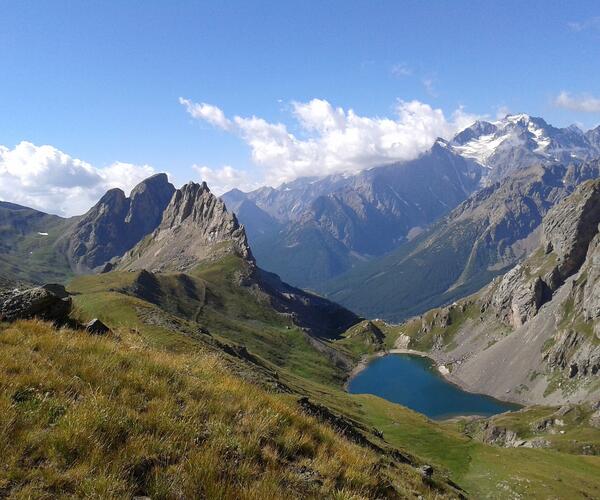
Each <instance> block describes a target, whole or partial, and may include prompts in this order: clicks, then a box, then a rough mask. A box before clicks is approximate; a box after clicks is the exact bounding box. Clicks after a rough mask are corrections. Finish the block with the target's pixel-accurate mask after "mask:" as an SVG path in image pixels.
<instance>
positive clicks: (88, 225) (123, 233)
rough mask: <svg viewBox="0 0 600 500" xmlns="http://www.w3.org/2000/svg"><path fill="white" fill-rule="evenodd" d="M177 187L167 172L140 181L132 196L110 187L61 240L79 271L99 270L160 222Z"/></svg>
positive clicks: (73, 265)
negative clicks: (169, 178)
mask: <svg viewBox="0 0 600 500" xmlns="http://www.w3.org/2000/svg"><path fill="white" fill-rule="evenodd" d="M174 192H175V188H174V187H173V185H172V184H170V183H169V180H168V178H167V175H166V174H157V175H155V176H153V177H150V178H149V179H146V180H144V181H143V182H141V183H140V184H138V185H137V186H136V187H135V188H134V189H133V191H132V192H131V195H130V197H129V198H127V197H126V196H125V193H124V192H123V191H122V190H120V189H111V190H110V191H108V192H107V193H106V194H105V195H104V196H103V197H102V198H101V199H100V201H99V202H98V203H97V204H96V205H95V206H94V207H92V208H91V209H90V210H89V211H88V212H87V213H86V214H85V215H83V216H82V217H81V218H80V219H79V220H78V221H77V222H76V223H75V224H74V225H73V227H72V228H71V229H70V230H69V231H68V232H67V234H66V235H65V236H64V237H63V238H61V240H59V242H58V243H57V245H58V246H59V247H60V248H61V249H62V251H63V252H64V253H65V254H66V256H67V258H68V260H69V263H70V265H71V268H72V269H73V271H74V272H76V273H87V272H91V271H94V270H99V269H101V268H102V267H103V266H105V265H106V263H107V262H109V261H110V260H111V259H114V258H116V257H120V256H121V255H123V254H124V253H125V252H126V251H127V250H130V249H131V248H132V247H133V246H134V245H136V244H137V243H138V242H139V241H140V240H141V239H142V238H144V237H145V236H146V235H147V234H149V233H151V232H152V231H154V229H156V227H157V226H158V225H159V223H160V221H161V219H162V215H163V212H164V210H165V208H166V207H167V205H168V203H169V201H170V200H171V198H172V196H173V193H174Z"/></svg>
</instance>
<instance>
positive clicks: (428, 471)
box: [419, 465, 433, 478]
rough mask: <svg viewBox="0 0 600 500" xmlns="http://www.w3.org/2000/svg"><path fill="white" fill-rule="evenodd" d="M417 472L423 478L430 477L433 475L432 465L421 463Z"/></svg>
mask: <svg viewBox="0 0 600 500" xmlns="http://www.w3.org/2000/svg"><path fill="white" fill-rule="evenodd" d="M419 472H420V473H421V475H422V476H423V477H425V478H430V477H431V476H433V467H432V466H431V465H423V466H421V467H419Z"/></svg>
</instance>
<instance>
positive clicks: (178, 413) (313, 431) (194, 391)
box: [0, 321, 439, 499]
mask: <svg viewBox="0 0 600 500" xmlns="http://www.w3.org/2000/svg"><path fill="white" fill-rule="evenodd" d="M118 333H119V335H118V338H117V337H112V338H97V337H91V336H89V335H87V334H85V333H82V332H75V331H72V330H66V329H64V330H55V329H54V328H52V327H51V326H50V325H48V324H46V323H42V322H38V321H23V322H18V323H15V324H13V325H0V457H2V461H1V463H0V496H12V497H16V498H56V497H63V496H75V497H94V498H127V497H132V496H135V495H147V496H150V497H152V498H153V499H155V498H210V499H213V498H236V499H238V498H239V499H244V498H247V499H266V498H284V497H286V498H298V497H302V498H339V499H354V498H381V497H391V498H394V497H405V496H412V497H414V496H415V495H417V494H421V495H424V496H426V497H429V496H435V495H436V493H435V492H434V491H432V490H430V489H428V487H427V486H426V485H425V484H424V483H423V481H422V479H421V478H420V476H419V474H418V473H417V472H416V471H415V470H414V469H413V468H411V467H409V466H405V465H398V464H394V463H391V462H390V461H389V460H388V459H387V458H385V457H381V456H378V455H377V454H376V453H375V452H373V451H371V450H369V449H365V448H363V447H360V446H358V445H356V444H353V443H350V442H349V441H347V440H345V439H344V438H342V437H341V436H339V435H338V434H336V433H335V432H334V431H333V430H332V429H331V428H329V427H328V426H326V425H323V424H321V423H319V422H318V421H317V420H315V419H313V418H312V417H308V416H306V415H304V414H302V413H301V412H300V411H299V410H298V408H297V405H296V404H295V401H294V400H293V398H291V397H290V396H285V395H280V394H271V393H267V392H265V391H264V390H263V389H261V388H259V387H257V386H254V385H251V384H249V383H248V382H245V381H243V380H242V379H240V378H237V377H236V376H234V375H233V374H231V373H230V372H228V370H227V368H226V365H225V364H224V363H223V362H222V361H221V360H220V358H219V356H218V355H217V354H214V353H210V352H202V351H198V352H194V353H189V354H186V353H183V354H182V353H173V352H167V351H164V350H160V349H156V348H151V347H149V346H147V345H145V344H144V342H143V341H142V340H141V338H140V337H137V336H136V335H135V334H133V333H129V332H127V331H122V332H118ZM438 494H439V493H438Z"/></svg>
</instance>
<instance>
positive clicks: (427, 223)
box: [223, 114, 600, 321]
mask: <svg viewBox="0 0 600 500" xmlns="http://www.w3.org/2000/svg"><path fill="white" fill-rule="evenodd" d="M599 134H600V127H599V128H596V129H593V130H590V131H587V132H583V131H581V130H580V129H579V128H578V127H575V126H571V127H567V128H564V129H560V128H555V127H552V126H551V125H548V124H547V123H546V122H545V121H544V120H543V119H541V118H534V117H530V116H528V115H526V114H519V115H508V116H506V117H505V118H503V119H501V120H498V121H495V122H486V121H478V122H476V123H474V124H473V125H472V126H470V127H468V128H466V129H465V130H463V131H461V132H460V133H458V134H457V135H456V136H455V137H454V138H453V139H451V140H450V141H444V140H442V139H438V140H437V141H436V142H435V143H434V145H433V146H432V148H431V149H430V150H428V151H427V152H425V153H424V154H422V155H421V156H420V157H419V158H417V159H416V160H413V161H410V162H403V163H400V164H393V165H386V166H382V167H376V168H373V169H370V170H368V171H365V172H361V173H359V174H357V175H349V176H341V175H337V176H329V177H325V178H323V179H299V180H297V181H295V182H294V183H291V184H289V185H287V184H286V185H282V186H281V187H279V188H277V189H273V188H261V189H259V190H256V191H253V192H250V193H241V192H239V191H232V192H229V193H226V194H225V195H223V199H224V200H225V201H226V202H227V203H228V204H229V205H230V206H231V207H232V210H234V211H235V212H236V213H237V214H238V216H239V218H240V221H241V222H242V223H244V224H245V225H246V226H247V227H248V228H249V230H248V238H249V241H250V243H251V244H252V245H253V248H254V251H255V255H256V258H257V261H258V262H259V264H260V265H262V266H263V267H265V268H266V269H269V270H274V271H276V272H277V273H278V274H280V275H281V276H282V277H283V278H284V279H285V280H287V281H289V282H290V283H293V284H296V285H297V286H301V287H309V288H312V289H315V290H317V291H318V292H320V293H323V294H325V295H327V296H329V297H331V298H333V299H334V300H337V301H339V302H341V303H343V304H345V305H347V306H348V307H351V308H353V309H354V310H356V311H359V312H360V313H361V314H364V315H367V316H378V317H382V318H384V319H388V320H391V321H398V320H400V319H403V318H406V317H408V316H410V315H412V314H415V313H419V312H423V311H425V310H427V309H428V308H430V307H434V306H437V305H441V304H443V303H446V302H448V301H451V300H454V298H456V297H460V296H464V295H465V294H469V293H472V292H474V291H476V290H477V289H478V288H479V287H481V286H483V285H484V284H485V283H487V282H488V281H489V280H490V279H492V278H493V277H494V276H496V275H498V274H499V273H501V272H503V271H504V270H505V269H507V268H509V267H510V266H511V265H514V263H515V262H517V261H518V260H519V259H520V258H522V257H523V256H524V255H526V251H527V249H529V248H531V245H532V244H535V243H534V241H531V240H532V239H533V240H534V239H535V229H536V228H537V227H538V226H539V223H540V221H541V218H542V217H543V215H544V213H545V212H546V211H547V210H548V209H549V208H550V207H551V206H552V205H553V204H554V203H556V202H557V201H558V200H560V199H561V198H562V197H564V196H565V195H566V194H568V193H569V192H571V191H572V190H573V188H574V187H575V186H576V185H577V184H578V183H579V182H581V181H582V180H585V179H589V178H593V177H595V176H596V175H597V168H598V164H597V162H595V161H594V158H597V157H598V155H600V149H599V148H600V143H599V142H598V137H599V136H600V135H599ZM419 176H422V177H419ZM505 200H506V203H505ZM510 200H512V201H510ZM420 269H427V271H426V273H425V274H420V273H422V271H421V270H420ZM411 273H412V274H411ZM418 277H422V278H426V279H427V280H430V281H428V285H427V286H426V288H427V290H423V291H420V290H419V286H420V285H419V284H418V283H424V281H423V280H417V278H418ZM365 282H368V283H370V284H371V286H370V290H371V291H370V293H369V294H364V293H362V290H363V284H364V283H365Z"/></svg>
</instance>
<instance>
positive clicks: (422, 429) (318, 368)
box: [70, 259, 600, 498]
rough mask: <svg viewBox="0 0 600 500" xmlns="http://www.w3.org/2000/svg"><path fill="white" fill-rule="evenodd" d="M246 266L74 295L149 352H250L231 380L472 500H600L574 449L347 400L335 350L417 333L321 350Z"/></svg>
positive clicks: (393, 332)
mask: <svg viewBox="0 0 600 500" xmlns="http://www.w3.org/2000/svg"><path fill="white" fill-rule="evenodd" d="M240 265H242V264H241V262H240V261H238V260H235V259H225V260H222V261H219V262H213V263H211V264H206V265H204V266H203V267H200V268H198V269H196V270H195V271H194V272H193V273H192V274H190V275H181V274H176V273H172V274H164V275H155V277H156V280H157V283H155V284H154V285H155V286H154V287H153V288H152V287H144V286H141V285H140V279H139V277H140V273H127V272H124V273H109V274H104V275H98V276H84V277H78V278H76V279H75V280H74V281H73V282H72V283H71V285H70V290H71V291H72V292H74V293H76V294H77V295H75V297H74V301H75V304H76V308H77V314H78V315H79V316H80V318H81V319H89V318H91V317H93V316H98V317H100V318H101V319H102V320H103V321H105V322H106V323H108V324H109V325H111V326H112V327H116V328H117V329H119V331H121V330H124V331H133V332H135V335H136V337H135V338H136V339H138V340H139V341H141V342H142V341H143V343H144V345H146V346H147V348H148V349H151V350H154V351H157V352H162V351H164V350H166V351H168V355H169V356H171V355H173V356H180V355H181V356H183V357H184V358H185V357H186V356H188V353H189V352H190V351H196V350H199V349H200V350H206V351H209V352H212V353H215V352H220V353H224V352H225V351H224V349H223V348H224V346H226V345H244V346H246V347H247V350H248V353H247V355H248V356H246V355H244V356H242V357H239V356H237V357H236V356H230V355H229V354H227V355H223V356H220V357H222V363H223V364H224V365H225V367H226V370H227V371H228V372H229V373H230V374H231V375H232V376H234V377H236V378H239V379H241V380H243V381H244V383H246V384H251V385H252V386H253V387H254V386H255V385H258V386H259V387H260V388H267V389H268V390H272V389H273V388H275V389H277V390H284V391H291V394H295V396H290V395H272V396H273V397H276V398H282V399H283V400H285V401H288V400H289V401H292V402H293V401H294V400H295V399H296V398H297V397H298V396H300V395H307V396H309V398H310V399H311V401H314V402H316V403H318V404H321V405H325V406H326V407H328V408H330V409H331V410H332V411H333V412H334V413H337V414H341V415H344V416H345V418H347V419H349V420H350V421H351V422H353V423H354V424H355V425H356V427H357V428H358V429H360V432H361V433H362V434H363V435H364V436H365V437H366V438H367V439H368V440H369V441H371V442H372V443H374V444H376V446H378V447H381V448H382V449H386V450H390V452H392V450H394V449H397V450H400V451H401V453H402V454H403V455H404V456H407V457H409V460H410V461H411V462H413V463H414V464H415V465H418V464H422V463H428V464H431V465H433V466H434V468H435V474H434V478H436V481H438V482H439V484H443V483H444V482H446V480H447V478H448V479H450V480H452V481H454V482H455V483H458V484H459V485H460V487H462V488H463V489H464V490H466V492H467V493H468V495H469V496H473V497H475V498H481V497H492V498H507V497H514V496H516V495H522V496H524V497H536V496H537V497H547V496H548V495H550V496H555V497H563V498H564V497H568V498H585V497H588V498H589V497H597V496H599V495H600V457H597V456H590V457H583V456H577V450H576V449H574V448H570V449H569V448H568V447H563V448H558V449H559V450H561V451H557V450H554V449H543V450H542V449H513V448H508V449H507V448H499V447H496V446H490V445H488V444H485V443H483V442H481V440H480V439H479V437H478V436H477V435H470V434H469V432H467V430H466V428H465V426H464V425H463V424H460V425H459V424H456V423H437V422H432V421H430V420H428V419H427V418H425V417H424V416H422V415H419V414H417V413H415V412H412V411H410V410H408V409H406V408H403V407H401V406H399V405H396V404H392V403H389V402H387V401H384V400H381V399H379V398H377V397H374V396H367V395H350V394H348V393H346V392H345V391H344V390H343V387H342V386H343V381H344V378H345V376H346V375H347V368H345V367H344V366H340V365H339V364H336V358H335V357H332V355H331V352H330V350H335V351H337V352H340V353H342V355H345V356H347V357H348V358H351V359H354V360H357V359H358V358H359V357H360V355H361V354H362V353H363V352H366V351H369V352H374V351H375V350H377V349H379V348H389V347H391V345H392V344H393V342H394V340H395V339H396V338H397V337H398V335H399V334H401V333H408V334H411V333H412V332H410V331H405V328H404V327H391V326H388V325H386V324H385V323H383V322H380V321H373V322H372V324H369V322H362V323H360V324H358V325H356V326H355V327H353V328H351V329H350V330H349V331H348V332H347V333H346V334H345V335H344V336H343V337H342V338H341V339H340V340H337V341H335V342H329V343H319V344H318V345H317V346H315V344H314V342H313V341H311V340H310V339H309V337H307V335H306V333H305V332H303V331H302V330H301V329H299V328H297V327H296V326H294V324H293V323H292V321H291V319H290V318H289V317H287V316H284V315H281V314H278V313H275V312H274V311H273V310H272V308H271V307H270V306H269V305H268V303H266V302H265V301H264V297H263V296H262V295H261V294H260V293H258V292H257V291H256V290H253V289H252V288H246V287H240V286H239V280H238V278H239V274H240V272H241V271H242V270H243V269H242V268H241V267H240ZM142 281H143V280H142ZM150 291H153V293H149V292H150ZM142 297H143V298H142ZM457 314H458V312H457ZM461 314H462V315H464V318H462V316H461V317H458V316H457V317H455V318H453V319H454V320H455V321H456V323H457V324H460V323H462V321H463V319H465V318H467V319H468V318H469V317H470V315H471V312H470V310H469V309H468V308H467V309H465V310H464V311H461ZM379 332H382V333H383V340H382V339H381V336H380V335H379ZM429 338H430V335H427V336H426V337H424V338H423V339H422V341H423V342H428V339H429ZM380 343H382V345H381V346H380V345H379V344H380ZM328 349H329V350H328ZM141 352H142V354H143V353H144V352H145V351H141ZM180 359H183V358H180ZM185 359H190V358H185ZM187 363H188V364H187V366H190V364H189V363H190V362H189V361H187ZM219 387H220V386H219ZM253 390H259V389H256V388H255V389H253ZM261 390H262V389H261ZM292 406H293V404H292ZM549 411H554V410H549ZM249 425H250V424H249ZM374 428H375V429H377V430H378V432H381V433H382V435H383V439H381V438H380V437H377V434H378V433H375V432H373V429H374ZM371 491H373V490H371ZM332 495H333V493H332ZM362 495H363V496H366V497H370V496H371V495H372V493H370V492H369V493H362ZM383 496H386V495H383Z"/></svg>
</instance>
